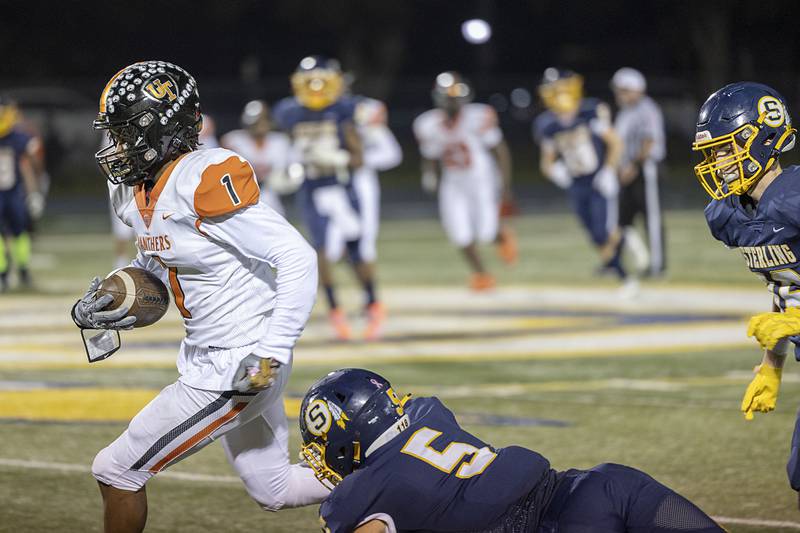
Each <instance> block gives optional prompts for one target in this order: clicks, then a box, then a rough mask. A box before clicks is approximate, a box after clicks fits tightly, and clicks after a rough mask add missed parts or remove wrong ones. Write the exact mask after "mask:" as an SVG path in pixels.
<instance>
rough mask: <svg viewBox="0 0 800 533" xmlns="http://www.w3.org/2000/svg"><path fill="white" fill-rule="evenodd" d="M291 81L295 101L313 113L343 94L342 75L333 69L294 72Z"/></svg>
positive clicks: (332, 102)
mask: <svg viewBox="0 0 800 533" xmlns="http://www.w3.org/2000/svg"><path fill="white" fill-rule="evenodd" d="M291 81H292V90H293V91H294V95H295V97H296V98H297V100H298V101H299V102H300V103H301V104H303V105H304V106H305V107H307V108H309V109H313V110H314V111H319V110H320V109H325V108H326V107H328V106H330V105H332V104H334V103H335V102H336V101H337V100H339V98H340V97H341V96H342V93H343V92H344V82H343V79H342V74H341V73H340V72H337V71H335V70H333V69H325V68H316V69H313V70H308V71H300V72H295V73H294V74H292V80H291Z"/></svg>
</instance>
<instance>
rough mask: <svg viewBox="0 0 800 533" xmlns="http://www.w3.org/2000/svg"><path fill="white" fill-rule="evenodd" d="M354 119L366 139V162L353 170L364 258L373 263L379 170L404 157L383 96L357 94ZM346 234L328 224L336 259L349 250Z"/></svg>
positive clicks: (329, 242) (328, 251) (331, 250)
mask: <svg viewBox="0 0 800 533" xmlns="http://www.w3.org/2000/svg"><path fill="white" fill-rule="evenodd" d="M355 98H356V111H355V115H354V117H353V118H354V122H355V125H356V128H357V129H358V133H359V135H360V136H361V139H362V142H363V159H364V164H363V165H362V166H361V167H360V168H358V169H356V170H355V171H354V172H353V188H354V189H355V193H356V197H357V198H358V206H359V215H360V217H361V240H360V243H359V246H360V248H361V258H362V259H363V260H364V261H367V262H369V263H372V264H373V268H374V263H375V260H376V259H377V257H378V248H377V240H378V228H379V226H380V208H381V188H380V183H379V181H378V172H382V171H385V170H389V169H392V168H394V167H396V166H397V165H399V164H400V163H401V162H402V161H403V150H402V148H400V143H399V142H397V138H396V137H395V136H394V134H393V133H392V130H390V129H389V125H388V123H387V116H386V105H385V104H384V103H383V102H381V101H380V100H376V99H374V98H368V97H366V96H356V97H355ZM345 244H346V243H345V238H344V235H343V234H342V232H341V231H340V230H339V227H338V226H336V225H331V226H330V227H329V228H328V240H327V246H326V255H327V256H328V260H329V261H331V262H333V263H335V262H337V261H339V260H340V259H341V258H342V256H343V255H344V252H345Z"/></svg>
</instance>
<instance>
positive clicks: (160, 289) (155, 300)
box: [97, 267, 169, 328]
mask: <svg viewBox="0 0 800 533" xmlns="http://www.w3.org/2000/svg"><path fill="white" fill-rule="evenodd" d="M105 294H110V295H111V296H113V297H114V301H112V302H111V303H110V304H108V306H106V307H104V308H103V311H112V310H114V309H117V308H119V307H122V306H126V307H128V314H127V315H126V316H135V317H136V323H135V324H134V325H133V327H135V328H142V327H144V326H149V325H151V324H155V323H156V322H158V321H159V320H160V319H161V317H162V316H164V314H165V313H166V312H167V308H168V307H169V293H168V292H167V288H166V287H165V286H164V284H163V283H161V280H160V279H158V277H157V276H156V275H155V274H153V273H152V272H149V271H148V270H145V269H143V268H136V267H125V268H121V269H119V270H115V271H113V272H111V273H110V274H109V275H108V276H106V279H104V280H103V283H102V285H100V288H99V289H98V290H97V297H98V298H99V297H101V296H103V295H105Z"/></svg>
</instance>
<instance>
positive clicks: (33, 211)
mask: <svg viewBox="0 0 800 533" xmlns="http://www.w3.org/2000/svg"><path fill="white" fill-rule="evenodd" d="M40 143H41V141H37V140H36V138H35V137H33V136H31V135H29V134H27V133H25V132H24V131H23V129H22V128H21V127H20V125H19V124H18V110H17V106H16V104H15V103H14V102H12V101H11V100H9V99H8V98H6V97H4V96H2V95H0V292H3V291H6V290H7V289H8V285H9V279H8V278H9V273H10V270H11V265H12V264H13V265H14V266H15V267H16V268H17V273H18V276H19V282H20V285H22V286H23V287H30V286H31V276H30V271H29V264H30V259H31V238H30V234H29V232H28V228H29V224H30V219H31V218H33V219H38V218H39V217H40V216H41V215H42V211H43V210H44V195H43V194H42V192H41V191H40V188H39V181H38V179H37V172H36V166H35V162H34V159H35V157H36V149H37V145H38V144H40ZM6 237H7V238H6ZM6 246H8V250H6ZM9 258H10V259H11V261H10V262H9Z"/></svg>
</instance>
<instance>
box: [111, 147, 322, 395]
mask: <svg viewBox="0 0 800 533" xmlns="http://www.w3.org/2000/svg"><path fill="white" fill-rule="evenodd" d="M111 200H112V206H113V208H114V211H115V213H116V214H117V216H119V218H120V219H122V221H123V222H125V223H126V224H128V225H129V226H131V227H133V229H134V231H135V233H136V246H137V248H138V255H137V258H136V259H135V260H134V261H133V263H132V266H137V267H141V268H146V269H148V270H150V271H152V272H154V273H156V274H157V275H159V276H160V277H161V279H162V280H163V281H164V283H165V284H166V285H167V286H168V287H170V288H171V290H172V293H173V296H174V299H175V304H176V305H177V307H178V310H179V311H180V313H181V315H182V316H183V319H184V323H185V327H186V338H185V339H184V344H185V345H188V346H200V347H206V348H209V347H215V348H235V347H242V346H247V345H254V349H253V353H255V354H256V355H260V356H263V357H273V358H274V359H276V360H278V361H280V362H282V363H288V362H289V361H290V359H291V354H292V349H293V348H294V345H295V342H296V341H297V339H298V337H299V336H300V333H301V332H302V330H303V328H304V327H305V324H306V321H307V320H308V317H309V315H310V313H311V308H312V306H313V303H314V300H315V297H316V291H317V267H316V255H315V253H314V251H313V250H312V249H311V247H310V246H309V245H308V243H307V242H306V241H305V240H304V239H303V237H302V236H301V235H300V234H299V233H298V232H297V230H295V229H294V228H293V227H292V226H291V225H290V224H289V223H288V222H286V220H285V219H284V218H283V217H281V216H280V215H278V214H277V213H275V211H274V210H272V209H271V208H269V207H268V206H267V205H266V204H264V203H263V202H260V201H259V188H258V183H257V182H256V178H255V175H254V173H253V169H252V167H251V166H250V164H249V163H248V162H247V161H246V160H244V159H243V158H242V157H241V156H239V155H238V154H236V153H234V152H231V151H229V150H226V149H224V148H214V149H209V150H198V151H194V152H189V153H187V154H185V155H183V156H181V157H180V158H178V159H176V160H175V161H173V162H171V163H169V165H168V166H167V168H166V169H165V170H164V172H163V174H162V176H161V177H160V178H159V180H158V181H157V182H156V184H155V186H154V187H153V188H152V190H150V191H149V193H148V192H146V190H145V188H144V186H143V185H141V184H140V185H137V186H135V187H129V186H126V185H122V186H117V187H114V188H113V190H112V192H111ZM190 353H193V352H192V350H184V349H181V353H180V355H179V357H178V370H179V371H180V373H181V380H182V381H184V382H185V383H187V384H189V385H192V386H195V387H198V388H205V389H209V390H228V389H229V388H230V384H231V380H232V378H233V375H234V373H235V372H236V369H237V368H238V364H239V362H240V360H235V361H234V360H225V361H210V360H206V359H203V358H200V359H192V358H191V356H190V355H189V354H190ZM240 355H241V354H240ZM246 355H247V354H244V355H241V357H242V358H243V357H245V356H246Z"/></svg>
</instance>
